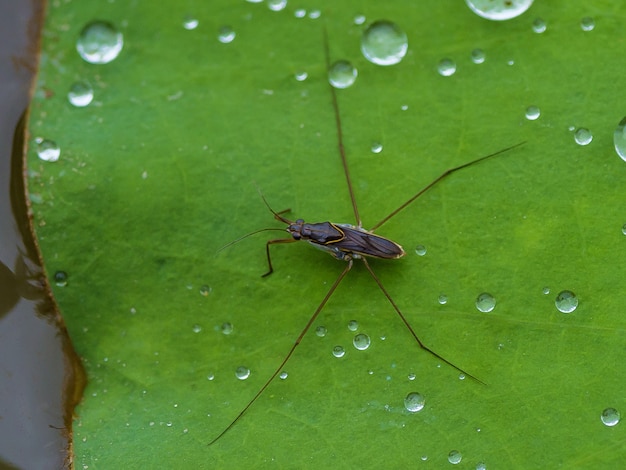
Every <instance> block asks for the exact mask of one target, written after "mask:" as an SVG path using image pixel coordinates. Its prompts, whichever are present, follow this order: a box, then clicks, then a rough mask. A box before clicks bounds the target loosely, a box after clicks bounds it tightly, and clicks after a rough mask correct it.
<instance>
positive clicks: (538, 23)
mask: <svg viewBox="0 0 626 470" xmlns="http://www.w3.org/2000/svg"><path fill="white" fill-rule="evenodd" d="M546 28H547V25H546V22H545V21H543V19H542V18H535V20H534V21H533V31H534V32H535V33H537V34H541V33H544V32H545V31H546Z"/></svg>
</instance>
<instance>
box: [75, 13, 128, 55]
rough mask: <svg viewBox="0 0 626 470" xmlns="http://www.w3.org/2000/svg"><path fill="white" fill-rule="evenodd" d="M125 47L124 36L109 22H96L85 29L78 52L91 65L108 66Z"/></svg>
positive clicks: (77, 47)
mask: <svg viewBox="0 0 626 470" xmlns="http://www.w3.org/2000/svg"><path fill="white" fill-rule="evenodd" d="M123 46H124V36H123V35H122V33H121V32H119V31H118V30H117V28H116V27H115V26H113V25H112V24H111V23H109V22H107V21H94V22H92V23H89V24H88V25H87V26H85V27H84V28H83V30H82V31H81V32H80V36H79V37H78V41H77V42H76V50H77V51H78V53H79V54H80V56H81V57H82V58H83V60H85V61H86V62H89V63H90V64H108V63H109V62H111V61H112V60H114V59H115V58H116V57H117V56H118V55H119V54H120V52H121V50H122V47H123Z"/></svg>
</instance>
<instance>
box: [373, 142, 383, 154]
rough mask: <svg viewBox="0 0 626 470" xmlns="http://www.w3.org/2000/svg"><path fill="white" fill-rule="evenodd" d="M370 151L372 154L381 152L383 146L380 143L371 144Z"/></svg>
mask: <svg viewBox="0 0 626 470" xmlns="http://www.w3.org/2000/svg"><path fill="white" fill-rule="evenodd" d="M371 150H372V153H380V152H382V151H383V144H381V143H380V142H372V147H371Z"/></svg>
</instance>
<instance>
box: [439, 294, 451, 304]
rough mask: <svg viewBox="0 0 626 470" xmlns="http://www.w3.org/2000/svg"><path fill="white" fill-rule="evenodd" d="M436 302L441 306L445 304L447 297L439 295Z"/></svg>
mask: <svg viewBox="0 0 626 470" xmlns="http://www.w3.org/2000/svg"><path fill="white" fill-rule="evenodd" d="M437 302H439V303H440V304H441V305H445V304H447V303H448V296H447V295H446V294H439V297H438V298H437Z"/></svg>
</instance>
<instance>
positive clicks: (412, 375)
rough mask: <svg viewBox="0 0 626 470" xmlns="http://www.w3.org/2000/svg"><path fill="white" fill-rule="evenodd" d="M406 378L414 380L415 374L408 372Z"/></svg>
mask: <svg viewBox="0 0 626 470" xmlns="http://www.w3.org/2000/svg"><path fill="white" fill-rule="evenodd" d="M407 378H408V379H409V380H415V374H413V373H410V374H409V375H408V376H407Z"/></svg>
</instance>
